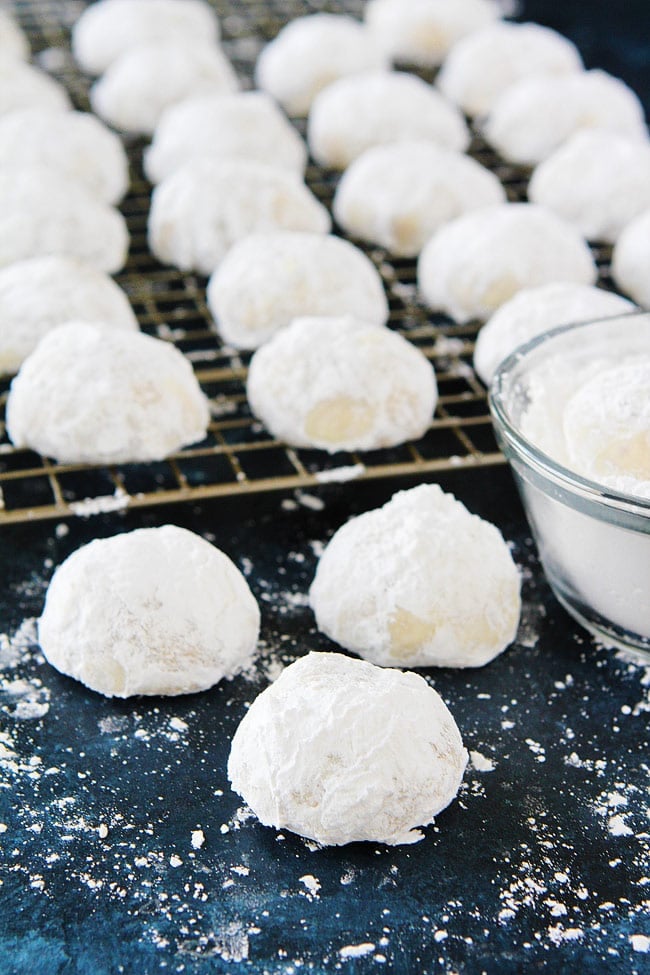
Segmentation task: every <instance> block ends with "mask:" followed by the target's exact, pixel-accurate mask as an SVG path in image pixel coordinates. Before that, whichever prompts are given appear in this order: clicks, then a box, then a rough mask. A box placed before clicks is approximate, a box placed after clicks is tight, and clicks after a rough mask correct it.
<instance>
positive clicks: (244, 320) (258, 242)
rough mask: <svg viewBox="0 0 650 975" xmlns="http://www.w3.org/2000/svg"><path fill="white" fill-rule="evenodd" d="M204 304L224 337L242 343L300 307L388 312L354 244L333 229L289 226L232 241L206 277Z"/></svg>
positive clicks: (369, 315)
mask: <svg viewBox="0 0 650 975" xmlns="http://www.w3.org/2000/svg"><path fill="white" fill-rule="evenodd" d="M208 306H209V308H210V311H211V312H212V314H213V315H214V319H215V322H216V325H217V330H218V332H219V334H220V335H221V336H222V338H223V339H224V341H226V342H227V343H228V344H229V345H234V346H236V347H237V348H244V349H255V348H257V347H258V346H259V345H262V343H263V342H266V341H267V340H268V339H270V338H271V336H272V335H274V334H275V333H276V332H277V331H279V330H280V329H281V328H284V327H285V326H287V325H289V323H290V322H291V321H292V320H293V319H294V318H299V317H302V316H305V315H316V316H328V317H336V316H339V315H346V314H349V315H353V316H354V317H356V318H360V319H361V320H362V321H366V322H370V323H371V324H375V325H385V324H386V321H387V319H388V302H387V300H386V295H385V293H384V288H383V285H382V283H381V278H380V277H379V274H378V273H377V271H376V270H375V267H374V265H373V263H372V262H371V261H370V260H369V259H368V258H367V257H366V255H365V254H364V253H363V252H362V251H360V250H358V249H357V248H356V247H354V245H353V244H350V243H348V241H347V240H343V239H342V238H341V237H332V236H329V235H323V234H301V233H296V232H293V233H292V232H282V231H278V232H277V233H273V234H252V235H251V236H250V237H245V238H244V239H243V240H241V241H240V242H239V243H238V244H235V246H234V247H233V248H232V250H230V251H229V252H228V254H227V255H226V257H225V258H224V259H223V261H222V262H221V264H220V265H219V267H218V269H217V271H216V272H215V274H213V276H212V278H211V279H210V282H209V284H208Z"/></svg>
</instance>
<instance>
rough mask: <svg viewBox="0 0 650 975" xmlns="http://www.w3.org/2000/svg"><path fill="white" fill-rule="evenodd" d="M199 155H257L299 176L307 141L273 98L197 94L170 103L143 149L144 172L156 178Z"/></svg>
mask: <svg viewBox="0 0 650 975" xmlns="http://www.w3.org/2000/svg"><path fill="white" fill-rule="evenodd" d="M197 156H209V157H210V158H213V159H233V158H235V159H248V160H257V161H258V162H265V163H269V164H272V165H274V166H278V167H280V168H283V169H290V170H293V171H294V172H296V173H298V174H299V175H300V176H302V175H303V173H304V171H305V165H306V162H307V147H306V146H305V143H304V142H303V140H302V139H301V138H300V136H299V135H298V132H297V131H296V129H295V128H294V127H293V125H291V123H290V122H289V121H288V119H287V118H286V116H285V115H284V114H283V113H282V111H281V110H280V109H279V108H278V107H277V105H276V104H275V102H274V101H273V99H272V98H270V97H269V96H268V95H266V94H265V93H264V92H261V91H246V92H238V93H236V94H234V95H220V94H217V95H199V96H198V97H195V98H187V99H184V100H183V101H182V102H179V103H178V104H177V105H172V107H171V108H168V109H167V110H166V111H165V112H164V113H163V115H162V117H161V119H160V121H159V122H158V125H157V126H156V131H155V133H154V138H153V142H152V144H151V146H150V147H149V149H147V151H146V153H145V157H144V168H145V172H146V174H147V177H148V178H149V179H150V180H151V182H152V183H160V182H161V180H163V179H165V178H166V177H167V176H170V175H171V173H173V172H175V171H176V170H177V169H179V168H180V167H181V166H182V165H183V164H184V163H186V162H188V161H189V160H190V159H195V158H196V157H197Z"/></svg>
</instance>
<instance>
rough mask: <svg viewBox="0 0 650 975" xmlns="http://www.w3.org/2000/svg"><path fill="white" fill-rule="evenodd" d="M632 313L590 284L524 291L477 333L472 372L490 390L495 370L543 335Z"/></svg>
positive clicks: (631, 308)
mask: <svg viewBox="0 0 650 975" xmlns="http://www.w3.org/2000/svg"><path fill="white" fill-rule="evenodd" d="M631 311H634V305H633V304H632V302H631V301H627V300H626V299H625V298H621V296H620V295H615V294H613V293H612V292H611V291H603V290H602V289H601V288H594V287H593V286H592V285H589V284H571V283H569V282H562V283H555V284H542V285H540V286H539V287H537V288H524V289H523V291H518V292H517V294H516V295H515V296H514V298H511V299H510V300H509V301H506V303H505V304H504V305H501V307H500V308H498V309H497V310H496V311H495V313H494V314H493V315H492V317H491V318H490V319H489V320H488V321H487V322H486V323H485V325H484V326H483V328H482V329H481V331H480V332H479V333H478V338H477V340H476V346H475V348H474V368H475V369H476V371H477V373H478V374H479V376H480V377H481V379H482V380H483V382H484V383H485V385H486V386H489V384H490V381H491V379H492V376H493V374H494V372H495V370H496V368H497V366H498V365H499V364H500V363H501V362H503V360H504V359H505V358H507V356H509V355H510V353H511V352H514V351H515V349H516V348H517V347H518V346H520V345H524V343H525V342H530V340H531V339H534V338H535V337H536V336H537V335H541V334H542V332H546V331H548V330H549V329H551V328H556V327H558V326H559V325H570V324H573V323H574V322H589V321H595V320H597V319H599V318H609V317H610V316H612V317H613V316H614V315H624V314H625V313H626V312H631Z"/></svg>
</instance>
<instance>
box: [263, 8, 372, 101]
mask: <svg viewBox="0 0 650 975" xmlns="http://www.w3.org/2000/svg"><path fill="white" fill-rule="evenodd" d="M388 67H389V62H388V58H387V57H386V55H385V54H384V53H383V52H382V50H381V48H380V47H379V45H378V44H377V42H376V41H375V39H374V38H373V36H372V35H371V33H370V32H369V31H368V30H366V28H365V27H364V26H363V25H362V24H360V23H359V22H358V21H356V20H353V18H352V17H347V16H344V15H337V14H325V13H320V14H312V15H310V16H306V17H297V18H296V19H295V20H292V21H291V22H290V23H288V24H287V25H286V26H285V27H283V28H282V30H281V31H280V32H279V34H278V35H277V37H275V39H274V40H272V41H271V42H270V44H267V45H266V47H265V48H264V49H263V50H262V52H261V54H260V56H259V58H258V60H257V66H256V69H255V83H256V84H257V87H258V88H261V89H263V90H264V91H268V93H269V94H270V95H272V96H273V98H275V100H276V101H278V102H279V103H280V104H281V105H282V107H283V108H284V109H285V111H286V112H287V113H288V114H289V115H293V116H299V115H306V114H307V113H308V111H309V108H310V106H311V103H312V101H313V100H314V98H315V96H316V95H317V94H318V92H319V91H320V90H321V89H322V88H325V86H326V85H329V84H330V83H331V82H332V81H335V80H336V79H337V78H343V77H345V76H346V75H350V74H356V73H357V72H359V71H372V70H375V69H378V68H388Z"/></svg>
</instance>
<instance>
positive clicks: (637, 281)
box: [612, 209, 650, 308]
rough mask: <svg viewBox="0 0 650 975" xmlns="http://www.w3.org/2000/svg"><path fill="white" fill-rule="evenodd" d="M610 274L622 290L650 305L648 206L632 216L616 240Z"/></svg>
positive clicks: (636, 299) (641, 303) (644, 305)
mask: <svg viewBox="0 0 650 975" xmlns="http://www.w3.org/2000/svg"><path fill="white" fill-rule="evenodd" d="M612 277H613V278H614V281H615V282H616V284H617V285H618V287H619V288H620V289H621V291H624V292H625V294H626V295H629V296H630V297H631V298H633V299H634V301H636V302H638V303H639V304H640V305H642V306H643V307H644V308H650V209H648V210H645V211H644V212H643V213H641V214H639V216H638V217H635V218H634V220H631V221H630V222H629V224H627V226H626V227H625V229H624V230H623V232H622V233H621V235H620V237H619V238H618V240H617V241H616V245H615V247H614V253H613V255H612Z"/></svg>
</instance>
